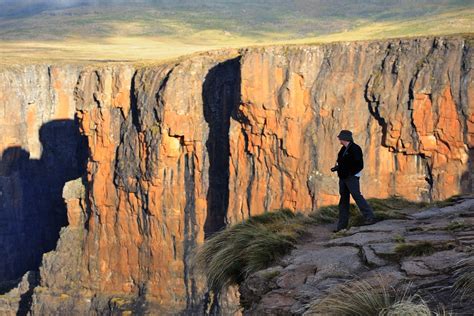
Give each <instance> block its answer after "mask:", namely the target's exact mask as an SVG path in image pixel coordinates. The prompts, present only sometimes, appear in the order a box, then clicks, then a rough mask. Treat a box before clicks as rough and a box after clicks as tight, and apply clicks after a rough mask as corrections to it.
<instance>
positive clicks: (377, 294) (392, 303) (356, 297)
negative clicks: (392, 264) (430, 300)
mask: <svg viewBox="0 0 474 316" xmlns="http://www.w3.org/2000/svg"><path fill="white" fill-rule="evenodd" d="M304 315H305V316H308V315H337V316H346V315H347V316H349V315H350V316H371V315H374V316H375V315H383V316H392V315H419V316H424V315H427V316H431V311H430V309H429V308H428V306H427V305H426V303H425V302H424V301H423V300H422V299H421V297H420V296H418V295H408V293H407V291H406V290H405V291H401V290H396V289H394V288H393V287H389V286H387V285H386V282H383V281H382V280H378V282H375V284H372V283H369V282H367V281H354V282H348V283H345V284H342V285H340V286H338V287H337V288H336V289H335V290H334V291H332V292H331V293H329V295H328V296H326V297H325V298H323V299H322V300H317V301H316V302H313V303H312V305H311V307H310V308H309V310H308V311H307V312H306V313H305V314H304Z"/></svg>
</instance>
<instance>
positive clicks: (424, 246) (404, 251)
mask: <svg viewBox="0 0 474 316" xmlns="http://www.w3.org/2000/svg"><path fill="white" fill-rule="evenodd" d="M435 251H436V248H435V247H434V245H433V244H432V243H430V242H429V241H423V242H414V243H401V244H399V245H397V246H396V247H395V254H396V256H397V257H398V259H401V258H405V257H417V256H425V255H431V254H433V253H434V252H435Z"/></svg>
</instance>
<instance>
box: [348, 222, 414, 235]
mask: <svg viewBox="0 0 474 316" xmlns="http://www.w3.org/2000/svg"><path fill="white" fill-rule="evenodd" d="M412 222H413V221H410V220H403V219H389V220H385V221H381V222H378V223H375V224H373V225H366V226H358V227H352V228H351V229H349V231H348V233H361V232H389V233H391V234H395V233H399V234H400V233H402V232H404V231H406V229H407V227H409V226H410V225H411V224H412Z"/></svg>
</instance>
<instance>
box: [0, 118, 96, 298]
mask: <svg viewBox="0 0 474 316" xmlns="http://www.w3.org/2000/svg"><path fill="white" fill-rule="evenodd" d="M39 138H40V141H41V144H42V147H43V150H42V155H41V157H40V159H30V158H29V157H30V154H29V152H28V151H26V150H24V149H23V148H21V147H10V148H7V149H6V150H5V151H4V152H3V154H2V157H1V161H0V209H1V212H0V227H1V229H0V256H1V257H2V261H1V264H0V281H6V280H13V279H16V278H19V277H21V276H22V275H23V274H24V273H25V272H26V271H29V270H37V269H38V267H39V265H40V263H41V258H42V255H43V253H45V252H48V251H51V250H53V249H54V248H55V247H56V242H57V240H58V238H59V230H60V229H61V227H62V226H65V225H67V214H66V206H65V203H64V201H63V198H62V189H63V186H64V184H65V183H66V182H67V181H69V180H72V179H76V178H78V177H80V176H81V175H83V174H84V172H85V162H86V158H87V156H86V155H87V143H86V139H85V138H84V137H82V136H81V135H80V134H79V128H78V124H77V122H76V121H73V120H56V121H51V122H48V123H45V124H44V125H43V126H42V127H41V128H40V131H39ZM6 290H8V288H5V287H4V289H0V291H2V292H5V291H6Z"/></svg>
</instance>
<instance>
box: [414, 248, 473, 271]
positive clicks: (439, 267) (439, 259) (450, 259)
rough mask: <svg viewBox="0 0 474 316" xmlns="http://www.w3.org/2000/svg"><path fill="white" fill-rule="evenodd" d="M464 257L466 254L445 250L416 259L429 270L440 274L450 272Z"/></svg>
mask: <svg viewBox="0 0 474 316" xmlns="http://www.w3.org/2000/svg"><path fill="white" fill-rule="evenodd" d="M466 257H467V254H466V253H463V252H457V251H455V250H446V251H440V252H436V253H434V254H432V255H430V256H424V257H420V258H417V260H420V261H423V263H424V264H425V266H427V267H428V268H430V269H431V270H435V271H439V272H441V271H448V270H452V269H453V268H454V267H455V266H456V264H457V263H458V262H459V261H461V260H462V259H464V258H466Z"/></svg>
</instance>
